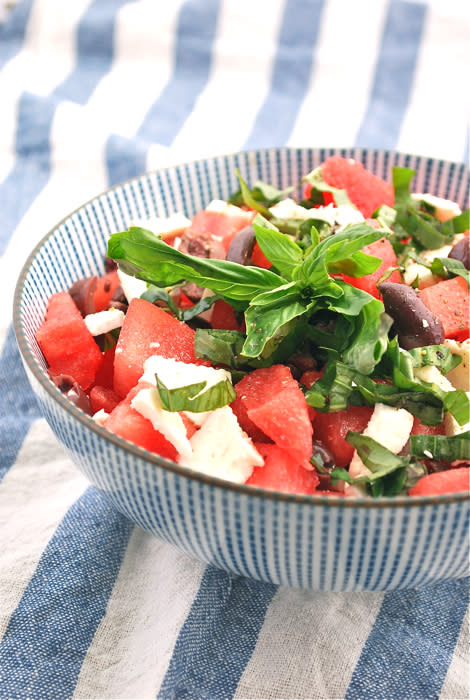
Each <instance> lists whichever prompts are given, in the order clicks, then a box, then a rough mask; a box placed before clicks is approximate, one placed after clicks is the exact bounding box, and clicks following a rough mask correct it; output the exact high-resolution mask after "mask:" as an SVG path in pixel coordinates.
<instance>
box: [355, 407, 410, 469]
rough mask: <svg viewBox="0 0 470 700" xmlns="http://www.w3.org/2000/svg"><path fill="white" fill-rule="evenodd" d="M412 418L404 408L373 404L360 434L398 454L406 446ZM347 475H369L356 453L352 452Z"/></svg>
mask: <svg viewBox="0 0 470 700" xmlns="http://www.w3.org/2000/svg"><path fill="white" fill-rule="evenodd" d="M413 421H414V418H413V416H412V415H411V413H409V412H408V411H406V410H405V409H404V408H394V407H393V406H387V405H385V404H382V403H377V404H375V407H374V412H373V413H372V416H371V417H370V420H369V423H368V424H367V427H366V429H365V430H364V432H363V433H362V434H363V435H366V436H367V437H370V438H372V439H373V440H375V441H376V442H379V443H380V444H381V445H383V446H384V447H386V448H387V449H388V450H390V452H393V453H394V454H398V453H399V452H400V451H401V450H402V449H403V448H404V446H405V445H406V443H407V440H408V438H409V437H410V433H411V429H412V427H413ZM349 473H350V474H351V476H352V477H354V478H357V477H359V476H365V475H368V474H370V473H371V472H370V469H369V468H368V467H366V465H365V464H364V462H363V461H362V460H361V458H360V457H359V455H358V454H357V451H356V450H355V451H354V455H353V458H352V460H351V464H350V466H349Z"/></svg>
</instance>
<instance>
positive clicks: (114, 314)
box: [84, 309, 124, 335]
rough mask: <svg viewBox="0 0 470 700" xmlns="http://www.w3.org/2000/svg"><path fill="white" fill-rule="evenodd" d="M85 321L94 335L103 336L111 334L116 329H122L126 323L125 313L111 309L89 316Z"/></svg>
mask: <svg viewBox="0 0 470 700" xmlns="http://www.w3.org/2000/svg"><path fill="white" fill-rule="evenodd" d="M84 321H85V323H86V327H87V328H88V330H89V331H90V333H91V334H92V335H102V334H103V333H109V331H113V330H114V329H115V328H120V327H121V326H122V323H123V321H124V312H123V311H120V310H119V309H109V310H108V311H98V312H97V313H96V314H88V315H87V316H85V318H84Z"/></svg>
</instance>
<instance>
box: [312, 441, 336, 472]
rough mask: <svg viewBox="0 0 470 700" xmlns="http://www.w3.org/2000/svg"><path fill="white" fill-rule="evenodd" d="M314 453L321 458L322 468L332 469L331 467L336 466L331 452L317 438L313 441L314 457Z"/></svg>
mask: <svg viewBox="0 0 470 700" xmlns="http://www.w3.org/2000/svg"><path fill="white" fill-rule="evenodd" d="M315 455H318V456H319V457H320V458H321V460H322V462H323V468H324V469H333V467H334V466H336V462H335V458H334V457H333V455H332V453H331V452H330V450H329V449H328V448H327V447H325V445H324V444H323V443H322V442H320V441H319V440H314V441H313V456H314V457H315Z"/></svg>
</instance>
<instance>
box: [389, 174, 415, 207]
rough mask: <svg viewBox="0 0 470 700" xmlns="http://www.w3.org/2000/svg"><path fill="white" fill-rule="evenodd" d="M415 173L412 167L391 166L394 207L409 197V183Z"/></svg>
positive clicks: (404, 202)
mask: <svg viewBox="0 0 470 700" xmlns="http://www.w3.org/2000/svg"><path fill="white" fill-rule="evenodd" d="M415 174H416V171H415V170H412V168H400V167H397V166H396V167H393V168H392V181H393V190H394V193H395V202H394V206H395V209H398V208H400V206H401V205H403V204H406V203H407V202H408V200H410V199H411V183H412V181H413V178H414V176H415Z"/></svg>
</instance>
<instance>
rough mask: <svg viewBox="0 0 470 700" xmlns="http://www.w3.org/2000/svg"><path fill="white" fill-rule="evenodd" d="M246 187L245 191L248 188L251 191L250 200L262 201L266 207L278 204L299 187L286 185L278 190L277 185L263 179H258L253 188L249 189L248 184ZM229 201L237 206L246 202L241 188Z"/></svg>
mask: <svg viewBox="0 0 470 700" xmlns="http://www.w3.org/2000/svg"><path fill="white" fill-rule="evenodd" d="M245 187H246V189H245V193H246V190H248V191H249V193H250V201H252V200H254V201H255V202H260V203H261V204H264V205H265V206H266V207H272V206H273V205H274V204H277V203H278V202H279V201H280V200H281V199H283V198H284V197H286V196H287V195H289V194H291V193H292V192H294V191H295V190H296V189H297V188H296V187H295V186H293V187H286V189H284V190H278V189H277V187H274V186H273V185H270V184H269V183H267V182H262V181H261V180H257V181H256V182H255V184H254V185H253V187H252V188H251V189H249V188H248V186H246V185H245ZM228 201H229V203H230V204H235V205H237V206H240V205H243V204H246V202H245V200H244V198H243V192H242V190H241V189H240V190H238V192H235V193H234V194H233V195H232V196H231V197H230V198H229V200H228Z"/></svg>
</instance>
